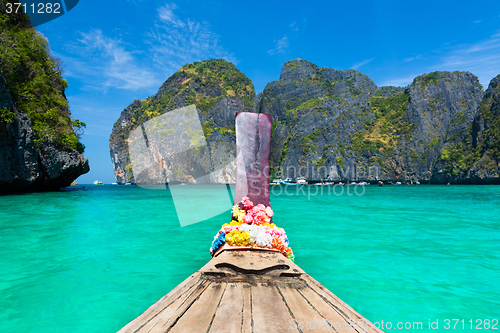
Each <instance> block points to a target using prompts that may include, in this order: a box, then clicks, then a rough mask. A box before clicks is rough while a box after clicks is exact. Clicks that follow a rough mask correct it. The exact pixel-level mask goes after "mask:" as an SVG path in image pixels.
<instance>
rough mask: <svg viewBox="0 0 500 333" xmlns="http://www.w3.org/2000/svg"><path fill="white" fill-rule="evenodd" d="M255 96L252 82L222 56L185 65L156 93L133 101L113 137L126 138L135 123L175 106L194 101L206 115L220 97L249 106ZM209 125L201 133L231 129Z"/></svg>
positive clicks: (142, 121)
mask: <svg viewBox="0 0 500 333" xmlns="http://www.w3.org/2000/svg"><path fill="white" fill-rule="evenodd" d="M254 96H255V90H254V87H253V83H252V81H251V80H250V79H248V78H247V77H246V76H245V74H243V73H242V72H241V71H240V70H239V69H237V68H236V67H235V66H234V65H233V64H231V63H230V62H227V61H226V60H224V59H211V60H206V61H202V62H195V63H192V64H187V65H184V66H183V67H181V68H180V69H179V70H178V71H177V72H176V73H174V74H173V75H172V76H170V77H169V78H168V80H167V81H166V82H165V83H164V84H163V85H162V86H161V88H160V89H159V91H158V93H157V94H156V95H154V96H151V97H148V98H146V99H145V100H142V101H141V100H136V101H135V102H134V103H133V104H132V105H131V106H130V108H131V109H132V110H133V111H132V113H131V119H130V121H129V122H128V124H127V125H126V127H125V128H124V129H121V130H120V136H116V137H115V138H119V137H121V138H122V139H125V138H126V137H128V134H129V133H130V132H131V131H132V130H133V129H135V128H136V127H137V126H138V125H140V124H143V123H145V122H146V121H148V120H150V119H152V118H154V117H156V116H159V115H161V114H163V113H165V112H167V111H171V110H174V109H176V108H180V107H183V106H188V105H191V104H194V105H196V107H197V108H198V109H199V110H200V111H201V112H202V113H203V115H205V116H206V115H208V111H209V110H210V109H212V108H213V106H214V105H215V104H216V103H217V101H218V100H220V99H221V98H224V97H234V98H238V99H239V100H241V101H242V102H243V103H244V106H246V107H248V108H250V107H252V105H253V98H254ZM120 126H121V125H120V124H119V122H117V123H115V127H120ZM212 127H213V126H212V124H211V123H210V122H205V123H204V124H203V131H204V134H205V135H210V134H212V133H213V131H214V130H217V131H219V132H220V133H221V134H223V133H226V132H231V131H233V130H232V129H231V128H228V129H225V128H215V127H214V128H212Z"/></svg>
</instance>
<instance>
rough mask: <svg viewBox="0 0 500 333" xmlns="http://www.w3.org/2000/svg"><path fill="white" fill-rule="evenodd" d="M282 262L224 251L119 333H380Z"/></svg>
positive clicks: (264, 255)
mask: <svg viewBox="0 0 500 333" xmlns="http://www.w3.org/2000/svg"><path fill="white" fill-rule="evenodd" d="M282 260H285V259H284V258H283V257H282V256H281V255H280V254H276V253H274V252H268V253H262V252H251V251H235V253H231V251H224V252H222V253H221V254H220V255H219V256H218V257H216V258H214V259H212V260H211V261H210V262H209V263H207V265H205V266H203V267H202V268H201V269H200V270H199V271H198V272H196V273H195V274H193V275H191V276H190V277H189V278H188V279H186V280H185V281H184V282H183V283H181V284H180V285H179V286H177V287H176V288H174V289H173V290H172V291H171V292H169V293H168V294H167V295H166V296H164V297H162V298H161V299H160V300H159V301H158V302H156V303H155V304H153V305H152V306H151V307H150V308H149V309H148V310H146V311H145V312H144V313H143V314H142V315H140V316H139V317H137V318H136V319H135V320H133V321H131V322H130V323H129V324H128V325H126V326H125V327H124V328H122V329H121V330H120V331H119V333H125V332H126V333H159V332H162V333H165V332H223V333H225V332H231V333H232V332H247V333H249V332H252V333H260V332H273V333H274V332H316V331H318V332H337V333H383V332H382V331H381V330H380V329H378V328H376V327H371V326H372V324H371V323H370V322H369V321H368V320H367V319H365V318H364V317H363V316H361V315H360V314H359V313H357V312H356V311H355V310H353V309H352V308H351V307H350V306H349V305H347V304H345V303H344V302H343V301H342V300H341V299H339V298H338V297H337V296H336V295H335V294H333V293H332V292H331V291H329V290H328V289H326V288H325V287H324V286H322V285H321V284H320V283H319V282H318V281H316V280H314V279H313V278H312V277H310V276H309V275H308V274H306V273H305V272H304V271H303V270H302V269H300V267H298V266H297V265H295V264H294V263H293V262H291V261H288V260H287V259H286V261H285V262H282ZM221 264H224V265H221ZM278 264H279V265H284V266H286V267H280V268H276V266H279V265H278ZM266 267H267V268H268V269H266ZM325 319H326V320H328V322H325ZM300 323H302V326H300ZM308 323H309V325H308ZM359 323H363V325H360V326H358V325H356V324H359ZM314 324H316V327H314Z"/></svg>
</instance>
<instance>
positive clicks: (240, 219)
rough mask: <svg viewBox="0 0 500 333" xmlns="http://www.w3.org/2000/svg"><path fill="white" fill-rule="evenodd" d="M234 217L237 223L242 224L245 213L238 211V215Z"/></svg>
mask: <svg viewBox="0 0 500 333" xmlns="http://www.w3.org/2000/svg"><path fill="white" fill-rule="evenodd" d="M236 217H237V218H238V222H243V218H244V217H245V211H244V210H240V211H239V212H238V214H237V215H236Z"/></svg>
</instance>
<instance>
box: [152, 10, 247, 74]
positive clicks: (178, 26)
mask: <svg viewBox="0 0 500 333" xmlns="http://www.w3.org/2000/svg"><path fill="white" fill-rule="evenodd" d="M175 8H177V7H176V6H175V5H167V6H164V7H160V8H159V9H158V17H159V19H160V23H158V24H155V26H154V28H153V29H152V30H151V31H150V32H149V33H148V34H147V39H146V43H148V44H149V45H150V51H151V55H152V58H153V61H154V63H155V65H156V66H157V67H158V68H160V70H161V71H163V72H164V73H166V74H168V75H170V74H172V73H173V72H175V71H177V70H178V69H179V68H180V67H182V66H184V65H185V64H187V63H191V62H194V61H201V60H207V59H211V58H224V59H226V60H227V61H229V62H232V63H234V64H237V63H238V60H237V59H236V58H235V57H234V55H233V54H231V53H229V52H228V51H227V50H226V49H225V48H224V47H222V46H221V45H220V41H219V39H220V36H219V35H217V34H215V33H214V32H212V31H211V29H210V25H209V24H208V23H206V22H203V23H200V22H196V21H193V20H191V19H184V20H182V19H180V18H178V17H177V16H176V15H175V14H174V12H173V10H174V9H175Z"/></svg>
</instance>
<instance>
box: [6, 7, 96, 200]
mask: <svg viewBox="0 0 500 333" xmlns="http://www.w3.org/2000/svg"><path fill="white" fill-rule="evenodd" d="M4 6H5V2H1V3H0V9H2V10H5V8H4ZM0 39H1V40H2V43H1V44H0V53H1V54H2V58H1V61H0V192H1V193H11V192H22V191H43V190H56V189H59V188H61V187H66V186H69V185H70V184H71V182H72V181H73V180H75V179H76V178H77V177H78V176H80V175H81V174H83V173H86V172H88V171H89V164H88V161H87V158H86V157H85V156H83V155H82V153H83V150H84V146H83V144H82V143H80V142H79V140H78V139H79V135H78V133H77V131H78V130H79V129H81V127H84V126H85V124H84V123H82V122H80V121H79V120H76V119H72V118H71V113H70V111H69V105H68V101H67V100H66V96H65V95H64V90H65V88H66V87H67V83H66V80H64V79H63V78H62V76H61V70H60V67H59V62H58V60H57V59H54V58H52V57H51V56H50V55H49V46H48V44H47V41H46V40H45V39H43V38H42V37H40V36H38V35H37V33H36V31H35V29H33V28H32V27H31V24H30V22H29V18H28V16H27V15H25V14H24V13H22V12H21V13H18V14H15V13H13V14H11V15H3V16H1V17H0Z"/></svg>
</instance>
